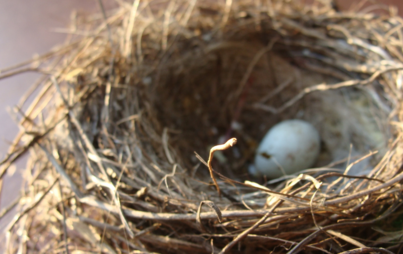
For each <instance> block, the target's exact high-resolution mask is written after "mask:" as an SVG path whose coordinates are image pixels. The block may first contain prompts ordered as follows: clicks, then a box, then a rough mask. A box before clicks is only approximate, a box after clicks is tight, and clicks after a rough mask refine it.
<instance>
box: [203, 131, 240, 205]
mask: <svg viewBox="0 0 403 254" xmlns="http://www.w3.org/2000/svg"><path fill="white" fill-rule="evenodd" d="M236 141H237V140H236V138H231V139H229V140H228V141H227V142H225V144H222V145H217V146H213V147H212V148H211V149H210V155H209V157H208V161H207V165H208V169H209V171H210V177H211V179H213V182H214V185H215V187H216V188H217V192H218V196H220V197H221V190H220V187H218V183H217V180H216V179H215V177H214V174H213V167H212V166H211V161H212V160H213V155H214V153H215V152H216V151H223V150H227V149H228V148H230V147H232V146H234V145H235V144H236Z"/></svg>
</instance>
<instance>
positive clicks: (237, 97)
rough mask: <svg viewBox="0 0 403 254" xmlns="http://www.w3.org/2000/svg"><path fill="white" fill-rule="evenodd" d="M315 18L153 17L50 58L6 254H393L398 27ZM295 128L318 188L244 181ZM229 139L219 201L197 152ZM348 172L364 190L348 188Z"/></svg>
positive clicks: (109, 24)
mask: <svg viewBox="0 0 403 254" xmlns="http://www.w3.org/2000/svg"><path fill="white" fill-rule="evenodd" d="M135 3H136V2H135ZM313 6H315V7H316V8H313V9H311V10H308V9H307V8H306V7H303V6H302V5H300V4H299V3H294V2H293V3H287V5H285V2H282V1H275V2H273V3H272V6H269V7H268V6H265V5H261V4H260V3H257V2H254V1H237V2H236V3H233V4H232V5H230V6H228V5H227V6H226V5H220V4H217V5H207V6H206V5H203V3H199V2H196V1H195V2H190V3H187V2H181V4H180V3H179V2H178V1H177V2H174V1H169V2H163V1H154V2H142V3H140V4H139V5H138V6H137V5H136V4H134V5H133V6H128V5H126V4H123V3H122V5H121V6H120V7H119V8H118V9H117V10H115V11H114V12H113V13H112V14H111V15H110V16H109V18H108V19H107V20H103V19H102V18H99V19H98V20H97V18H95V20H93V21H92V22H99V23H100V24H99V26H98V27H95V28H91V29H92V30H89V31H90V32H89V35H88V36H85V37H84V38H82V39H81V40H80V41H78V42H77V43H75V46H74V47H71V46H66V47H64V48H62V49H61V50H59V51H56V52H55V53H54V56H55V57H58V56H62V57H63V58H62V62H60V63H58V64H57V65H56V67H55V68H54V69H53V71H52V75H51V78H50V79H48V80H46V81H45V82H44V88H43V90H42V92H41V93H40V94H39V95H38V97H37V98H38V100H36V101H35V102H34V105H33V107H31V108H30V109H29V110H28V111H27V112H26V116H27V117H26V118H24V119H23V120H22V121H21V126H23V127H24V129H25V131H24V132H22V133H21V135H20V137H19V139H17V142H20V141H24V140H28V142H27V143H26V144H30V143H31V144H30V145H26V144H25V147H27V148H28V147H31V146H33V148H32V149H31V151H32V156H31V157H30V161H29V164H28V165H27V172H28V173H27V175H29V176H28V178H27V183H28V185H27V190H26V194H25V196H26V197H25V200H24V201H25V203H23V204H22V208H21V211H22V212H21V214H20V215H19V216H17V217H16V219H15V220H14V221H12V222H11V223H10V226H9V228H8V229H9V230H10V232H13V233H14V234H11V235H10V237H9V239H8V241H9V245H8V248H9V249H10V250H11V251H12V250H13V249H15V248H18V246H19V245H18V242H19V241H22V238H20V237H19V236H18V234H15V233H16V232H18V230H22V229H25V231H24V232H26V233H25V234H26V235H27V236H29V239H30V240H29V241H28V242H26V243H25V244H24V246H25V248H27V250H33V251H35V250H37V249H38V248H41V249H42V248H43V249H44V250H45V251H55V250H57V249H58V248H60V245H59V243H61V246H64V247H63V248H72V246H75V248H78V249H80V250H82V251H87V250H89V249H93V248H96V249H97V250H100V251H103V252H111V253H120V252H127V251H129V250H139V251H157V252H173V253H188V252H190V251H192V252H195V253H207V252H209V253H211V252H217V253H218V252H220V251H221V252H234V253H235V252H251V251H255V252H265V251H268V250H272V251H274V252H286V251H287V250H290V252H291V253H296V252H298V251H299V250H301V249H304V251H306V252H309V251H324V252H332V250H336V251H345V250H349V249H354V248H357V247H371V248H373V250H375V249H376V248H377V247H379V246H383V247H387V246H391V248H393V243H388V244H386V243H385V242H388V241H389V242H391V241H393V240H395V239H393V240H390V239H388V241H386V240H385V238H382V237H381V236H382V234H383V233H382V232H383V231H381V230H379V229H378V230H370V227H371V226H373V225H374V223H376V222H377V221H383V223H384V224H385V225H386V226H385V227H384V229H382V230H392V229H394V228H393V225H394V224H393V223H392V222H391V221H396V218H399V213H396V212H395V211H396V210H397V209H398V206H399V198H400V197H399V195H400V194H399V193H400V185H399V181H400V179H401V178H402V177H403V176H401V175H400V167H401V159H400V157H401V152H400V135H399V128H392V127H393V126H399V124H400V121H401V120H400V119H401V117H400V97H401V95H400V84H401V80H402V77H401V71H400V70H401V68H402V65H401V62H400V61H401V59H402V56H401V54H400V53H399V50H401V49H402V46H401V44H397V43H396V40H397V38H398V30H397V29H396V28H395V27H398V26H399V24H400V23H399V22H401V21H400V19H398V18H396V17H391V18H390V19H387V20H384V19H383V18H379V17H376V16H374V15H371V14H357V15H355V16H354V15H353V16H351V15H350V16H349V15H348V14H343V13H337V12H335V11H334V10H333V9H331V7H330V6H327V5H323V4H322V3H317V2H315V3H314V4H313ZM393 29H395V30H396V31H395V33H391V32H390V31H392V30H393ZM108 31H110V32H108ZM399 31H400V30H399ZM380 34H381V35H385V34H388V36H384V37H382V36H379V35H380ZM111 45H112V46H111ZM65 49H68V51H67V53H66V52H63V51H66V50H65ZM43 61H44V60H43ZM48 68H50V67H48ZM32 109H35V110H32ZM41 114H42V115H44V116H45V117H42V120H41V117H40V116H41ZM43 118H44V119H43ZM290 118H301V119H305V120H307V121H309V122H311V123H312V124H314V125H315V127H317V129H318V130H319V132H320V134H321V138H322V144H323V145H322V151H321V155H320V158H319V160H318V162H317V165H316V168H315V169H311V170H307V171H305V172H304V173H306V174H308V175H312V176H314V177H315V178H316V180H314V179H313V178H310V177H309V176H306V175H305V176H288V177H286V179H288V180H289V181H284V179H283V180H282V181H279V180H276V181H277V182H276V183H275V184H274V182H272V183H273V184H271V185H266V181H264V180H265V179H254V178H251V177H250V176H249V175H248V173H247V167H248V165H249V164H250V163H251V162H252V159H253V156H254V150H255V148H256V146H257V144H258V142H259V140H261V138H262V137H263V135H264V134H265V133H266V132H267V130H268V129H269V128H270V127H271V126H273V125H274V124H275V123H277V122H279V121H281V120H285V119H290ZM27 119H31V120H32V121H31V122H30V121H28V120H27ZM392 123H394V124H393V125H391V124H392ZM32 133H40V134H38V135H37V136H35V139H34V142H33V143H32V139H31V138H32ZM30 135H31V136H30ZM232 136H235V137H237V139H238V141H239V142H238V144H237V146H236V147H234V148H232V149H231V150H228V151H225V152H223V154H221V156H218V157H217V159H216V160H215V161H214V164H213V166H214V168H215V170H216V171H218V172H220V173H221V174H223V175H225V176H227V177H229V179H224V181H223V180H220V181H219V185H220V188H221V189H222V190H223V194H224V196H223V197H219V196H218V194H217V192H216V190H215V188H214V186H213V185H212V184H211V182H210V181H211V180H210V177H209V174H208V170H207V168H206V167H205V166H204V165H203V163H201V162H200V160H199V159H197V157H196V156H194V154H193V152H194V151H195V152H197V153H198V154H200V156H201V158H204V159H205V160H207V158H208V152H209V149H210V148H211V147H212V146H214V145H216V144H217V143H219V142H221V140H224V141H225V139H228V138H230V137H232ZM33 144H35V145H33ZM22 147H24V146H22ZM18 149H19V148H18V147H15V148H14V150H11V153H10V156H9V158H8V159H7V158H6V160H4V161H3V162H2V164H3V167H4V168H5V169H6V168H7V167H8V166H9V165H10V164H11V163H12V162H13V160H15V158H16V157H15V156H16V155H18V154H19V153H20V152H21V150H18ZM25 150H26V149H23V151H25ZM366 154H368V156H364V155H366ZM363 156H364V157H363ZM348 165H349V166H348ZM350 167H351V168H350ZM346 168H348V169H349V174H350V175H364V176H365V177H361V178H360V177H356V178H354V177H353V178H351V177H347V176H340V173H343V172H345V169H346ZM327 172H333V173H327ZM234 180H236V181H238V182H243V181H245V180H249V183H248V184H247V185H248V186H245V185H239V184H238V183H236V182H234ZM347 180H349V181H347ZM57 182H59V184H60V186H59V190H58V191H56V189H57V188H56V187H55V186H56V183H57ZM319 184H322V187H321V188H319V189H317V187H318V185H319ZM263 185H265V186H263ZM267 187H269V188H270V189H267ZM53 188H54V191H52V192H51V190H52V189H53ZM273 191H275V192H273ZM45 194H46V195H45ZM38 197H40V198H39V199H38ZM39 203H40V204H41V205H38V204H39ZM44 204H46V205H44ZM30 207H32V208H31V209H29V208H30ZM393 212H395V213H393ZM26 214H29V215H30V216H26ZM48 214H49V215H50V216H47V215H48ZM45 215H46V216H45ZM387 216H389V219H388V220H385V218H386V217H387ZM357 218H358V219H357ZM51 222H52V223H51ZM353 227H354V229H352V228H353ZM369 231H370V232H369ZM39 233H40V234H39ZM246 233H248V234H246ZM384 234H386V233H384ZM61 239H63V242H60V240H61ZM363 239H366V240H363ZM235 245H236V246H237V247H236V248H235V247H234V246H235ZM66 246H67V247H66ZM77 246H78V247H77Z"/></svg>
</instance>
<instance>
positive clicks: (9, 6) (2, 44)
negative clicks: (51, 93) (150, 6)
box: [0, 0, 403, 229]
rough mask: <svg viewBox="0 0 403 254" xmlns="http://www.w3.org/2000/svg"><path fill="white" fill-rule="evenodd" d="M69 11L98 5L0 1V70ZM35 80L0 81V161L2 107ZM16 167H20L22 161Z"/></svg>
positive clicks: (60, 24) (50, 32) (9, 192)
mask: <svg viewBox="0 0 403 254" xmlns="http://www.w3.org/2000/svg"><path fill="white" fill-rule="evenodd" d="M359 2H361V0H338V1H337V4H338V6H339V7H340V8H341V9H347V8H349V7H351V6H352V7H354V6H357V4H358V3H359ZM368 2H371V1H368ZM382 2H383V3H385V4H387V5H391V4H393V5H396V6H398V5H399V6H400V11H399V14H400V15H402V14H403V0H383V1H382ZM73 10H78V11H80V12H94V11H99V6H98V2H97V1H96V0H68V1H61V0H58V1H56V0H53V1H52V0H35V1H32V0H0V70H1V69H3V68H5V67H8V66H11V65H14V64H17V63H19V62H22V61H24V60H27V59H29V58H31V57H32V56H33V55H34V54H37V53H38V54H40V53H45V52H47V51H48V50H49V49H50V48H51V47H52V46H53V45H55V44H57V43H61V42H63V40H64V38H65V34H61V33H56V32H55V29H56V28H65V27H66V26H67V25H68V21H69V20H70V14H71V12H72V11H73ZM36 78H38V75H35V74H33V73H27V74H22V75H18V76H16V77H12V78H8V79H5V80H0V86H1V92H0V122H1V125H0V126H1V127H0V159H1V158H3V156H4V155H5V154H6V152H7V148H8V145H9V142H11V141H12V140H13V138H14V136H15V135H16V134H17V131H18V128H17V127H16V124H15V123H14V122H13V121H12V119H11V118H10V116H9V114H8V113H7V111H6V108H7V107H11V106H13V105H16V104H17V103H18V100H19V98H20V97H21V96H22V94H23V93H24V92H25V91H26V90H27V89H28V88H29V87H30V86H31V85H32V83H33V82H34V81H35V79H36ZM18 166H19V167H20V168H23V166H24V165H23V162H20V163H19V165H18ZM21 171H22V170H21V169H20V170H17V172H16V174H15V175H14V176H13V177H9V176H8V177H7V179H6V181H5V184H4V186H3V190H2V192H1V203H0V207H4V206H5V205H7V204H9V203H10V202H11V201H12V200H13V199H15V198H16V195H17V194H18V192H19V190H20V185H21V176H20V172H21ZM7 220H9V218H5V220H3V221H2V222H1V223H0V229H1V228H2V227H4V224H5V222H6V221H7Z"/></svg>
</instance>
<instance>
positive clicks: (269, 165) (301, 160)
mask: <svg viewBox="0 0 403 254" xmlns="http://www.w3.org/2000/svg"><path fill="white" fill-rule="evenodd" d="M319 150H320V137H319V133H318V131H317V130H316V129H315V127H313V126H312V125H311V124H310V123H308V122H306V121H303V120H296V119H295V120H286V121H283V122H281V123H278V124H276V125H275V126H273V128H271V129H270V130H269V131H268V132H267V134H266V135H265V136H264V138H263V140H262V142H261V143H260V145H259V147H258V149H257V151H256V155H255V161H254V167H251V168H250V170H249V173H251V174H252V175H255V176H260V175H265V176H267V177H268V178H271V179H273V178H278V177H281V176H284V175H285V174H287V175H288V174H294V173H296V172H298V171H300V170H303V169H307V168H309V167H311V166H312V165H313V164H314V163H315V161H316V159H317V157H318V154H319Z"/></svg>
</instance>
